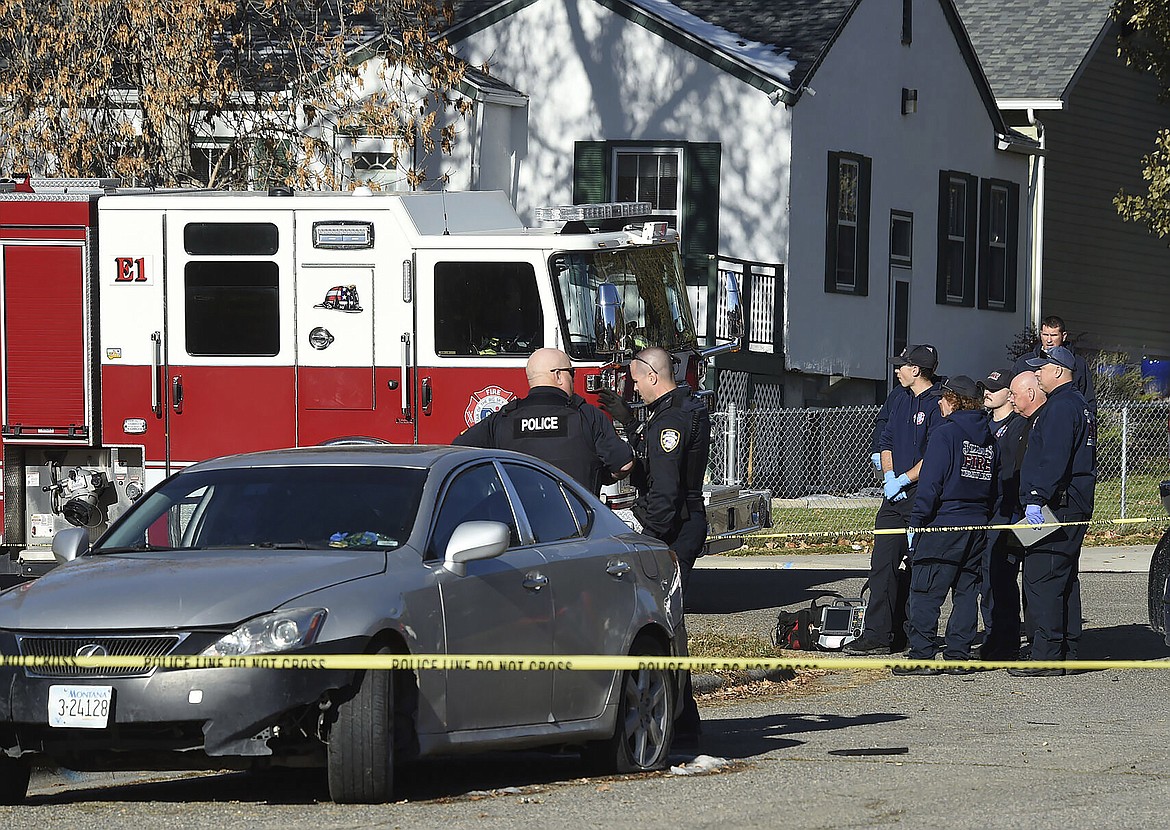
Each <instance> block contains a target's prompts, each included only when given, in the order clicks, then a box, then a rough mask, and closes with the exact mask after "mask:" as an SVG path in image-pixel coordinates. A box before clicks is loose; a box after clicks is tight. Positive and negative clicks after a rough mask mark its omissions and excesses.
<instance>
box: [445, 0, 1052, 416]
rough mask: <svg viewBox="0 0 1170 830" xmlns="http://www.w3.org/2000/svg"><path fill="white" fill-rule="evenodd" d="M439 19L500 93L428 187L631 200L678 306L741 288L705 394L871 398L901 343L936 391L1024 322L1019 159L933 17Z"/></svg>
mask: <svg viewBox="0 0 1170 830" xmlns="http://www.w3.org/2000/svg"><path fill="white" fill-rule="evenodd" d="M456 9H457V11H456V20H455V22H454V24H453V26H452V28H451V29H450V30H449V31H448V33H447V35H448V37H449V38H450V39H451V41H452V44H453V48H454V50H455V51H456V52H457V53H458V54H459V55H460V56H461V57H462V58H464V59H465V60H467V61H468V62H469V63H471V64H473V65H476V66H479V65H486V66H487V67H488V71H489V73H490V76H491V77H493V78H494V79H496V80H497V81H499V82H502V87H503V90H506V91H504V92H500V94H499V96H498V97H499V100H497V101H494V102H493V101H488V100H487V99H488V98H491V97H492V96H493V94H494V93H493V91H491V90H485V91H484V92H483V95H484V101H485V105H484V106H482V107H480V108H479V110H478V113H479V115H478V116H477V118H478V120H477V121H476V126H475V129H476V130H477V131H478V133H477V135H475V136H471V138H473V139H475V140H472V141H465V142H462V144H461V149H460V150H458V151H457V153H456V156H455V157H453V158H452V159H450V161H449V165H450V169H449V171H448V172H449V174H450V186H451V187H453V188H460V187H480V188H482V187H489V186H490V187H493V188H494V187H501V186H502V187H503V189H504V190H505V191H506V192H507V193H508V195H509V197H510V198H511V199H512V200H513V202H514V203H515V205H516V206H517V208H518V210H519V211H520V212H521V214H522V215H525V216H527V217H529V218H531V217H532V216H533V210H534V208H535V207H537V206H539V205H547V204H564V203H571V202H586V201H603V200H610V199H627V198H638V199H642V200H648V201H650V202H651V203H652V204H653V205H654V207H655V211H656V213H658V214H659V215H662V216H664V217H666V218H668V219H669V220H670V221H671V222H672V223H673V224H674V225H675V226H676V227H677V228H678V229H679V231H680V233H681V235H682V239H683V247H684V250H685V254H686V268H687V278H688V282H689V283H690V284H691V285H692V286H694V297H695V300H696V305H697V306H698V308H699V310H700V312H705V311H706V305H707V302H708V299H709V298H714V297H715V296H716V292H715V290H714V285H715V281H716V277H715V275H714V270H715V269H714V268H712V265H713V263H714V262H718V263H719V265H718V267H719V268H720V269H735V270H745V269H746V270H747V271H748V272H753V271H754V272H757V273H759V274H760V276H757V277H752V278H749V279H747V280H746V282H747V285H748V289H749V290H748V292H747V293H748V295H749V297H750V299H751V301H752V318H753V327H754V330H753V332H751V333H750V339H751V340H752V341H753V346H752V350H751V352H750V353H746V354H739V355H731V356H727V357H726V358H721V359H720V363H719V364H718V366H719V369H720V373H719V375H720V377H719V380H718V381H717V383H718V386H719V388H720V390H721V393H726V394H728V395H731V396H733V397H735V398H738V399H739V400H740V401H741V402H742V403H749V402H750V403H754V404H757V405H766V406H776V405H783V406H789V407H791V406H805V405H825V404H838V403H872V402H874V401H875V400H881V399H883V398H884V396H885V391H886V389H887V388H888V387H887V384H888V383H889V366H888V363H887V358H888V356H889V355H890V354H891V353H896V352H897V351H899V350H900V349H901V348H902V346H904V345H905V344H906V343H907V342H910V343H920V342H928V343H932V344H934V345H935V346H936V347H937V348H938V350H939V353H940V355H941V365H940V371H942V372H943V373H946V374H957V373H965V374H969V375H972V376H977V375H979V374H981V373H986V372H987V371H989V370H990V369H991V368H993V367H995V366H996V365H999V364H1001V363H1003V362H1004V349H1005V346H1006V344H1007V343H1008V342H1010V341H1011V339H1012V337H1013V336H1014V334H1015V333H1016V332H1018V331H1019V330H1020V329H1022V328H1023V326H1024V324H1025V322H1026V309H1027V307H1028V299H1027V298H1028V291H1029V288H1030V286H1029V283H1028V279H1027V273H1028V272H1027V268H1026V264H1027V262H1028V257H1029V243H1030V234H1031V229H1030V225H1029V222H1028V221H1027V217H1028V216H1029V210H1028V206H1027V204H1025V200H1026V198H1027V197H1026V194H1027V193H1028V176H1029V158H1030V154H1032V153H1034V152H1036V149H1037V145H1036V143H1035V142H1034V141H1033V140H1032V139H1030V138H1028V137H1026V136H1024V135H1022V134H1020V133H1017V132H1013V131H1011V130H1009V129H1008V128H1007V127H1006V126H1005V124H1004V121H1003V119H1002V117H1001V115H1000V111H999V110H998V109H997V108H996V106H995V101H994V99H993V97H992V93H991V90H990V87H989V85H988V83H987V81H986V79H985V78H984V75H983V72H982V70H981V69H980V66H979V63H978V60H977V59H976V57H975V54H974V52H973V50H972V48H971V44H970V42H969V41H968V39H967V36H966V33H965V31H964V29H963V26H962V24H961V23H960V21H959V17H958V15H957V13H956V11H955V7H954V4H953V2H952V0H821V2H813V1H812V0H793V2H789V3H786V4H778V3H774V2H770V1H769V0H676V2H674V3H670V2H666V0H508V1H507V2H498V0H497V2H491V1H490V0H466V1H465V2H460V3H458V4H457V7H456ZM710 255H716V256H717V257H718V258H719V259H717V260H711V259H710ZM752 263H756V264H757V265H754V266H753V265H752ZM772 275H776V277H775V278H773V277H772ZM707 316H708V318H709V319H711V320H712V321H713V320H714V319H715V317H716V315H707ZM709 333H710V334H712V335H713V334H714V333H715V331H714V322H711V323H710V329H709Z"/></svg>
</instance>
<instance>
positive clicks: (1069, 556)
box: [1023, 508, 1088, 660]
mask: <svg viewBox="0 0 1170 830" xmlns="http://www.w3.org/2000/svg"><path fill="white" fill-rule="evenodd" d="M1056 517H1057V519H1059V520H1060V521H1062V522H1083V521H1085V520H1086V519H1088V516H1085V515H1084V514H1083V513H1079V512H1076V511H1073V510H1069V509H1068V508H1060V509H1058V510H1057V511H1056ZM1086 529H1087V528H1086V527H1085V525H1078V526H1074V527H1058V528H1057V529H1056V531H1055V532H1054V533H1053V534H1052V535H1050V536H1048V537H1047V538H1045V539H1041V540H1040V541H1039V542H1037V543H1036V544H1034V545H1032V546H1031V547H1029V548H1027V550H1026V551H1025V553H1024V580H1023V582H1024V598H1025V599H1026V600H1027V604H1028V618H1029V621H1030V622H1031V624H1032V626H1033V629H1034V630H1033V633H1032V659H1033V660H1075V659H1076V657H1077V650H1078V648H1079V646H1080V642H1081V626H1082V623H1083V619H1082V617H1081V578H1080V558H1081V544H1082V543H1083V542H1084V540H1085V530H1086Z"/></svg>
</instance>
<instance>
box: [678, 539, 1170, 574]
mask: <svg viewBox="0 0 1170 830" xmlns="http://www.w3.org/2000/svg"><path fill="white" fill-rule="evenodd" d="M1153 553H1154V546H1153V545H1118V546H1116V547H1100V548H1084V549H1083V550H1082V551H1081V573H1148V572H1149V570H1150V557H1151V556H1152V555H1153ZM695 567H696V568H728V569H733V570H780V571H783V570H826V571H829V570H831V571H863V572H865V571H868V570H869V554H867V553H827V554H815V553H814V554H799V553H794V552H792V551H781V552H777V553H774V554H765V555H755V556H735V555H730V554H718V555H716V556H704V557H702V558H700V559H699V561H698V562H696V563H695Z"/></svg>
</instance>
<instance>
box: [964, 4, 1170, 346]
mask: <svg viewBox="0 0 1170 830" xmlns="http://www.w3.org/2000/svg"><path fill="white" fill-rule="evenodd" d="M958 6H959V10H960V13H961V14H962V17H963V21H964V23H965V24H966V27H967V31H968V32H969V33H970V36H971V41H972V43H973V44H974V45H975V50H976V51H977V52H978V53H979V58H980V61H981V62H982V63H983V67H984V69H985V71H986V73H987V77H988V80H989V81H990V82H991V86H992V89H993V91H994V93H995V98H996V102H997V104H998V106H999V108H1000V110H1001V111H1002V112H1003V115H1004V118H1005V120H1006V121H1007V122H1008V123H1009V124H1011V125H1013V126H1015V127H1017V128H1018V129H1020V130H1021V131H1027V132H1029V133H1030V134H1032V135H1033V136H1035V137H1037V138H1038V140H1039V141H1040V143H1041V144H1042V145H1043V146H1044V149H1045V153H1044V155H1043V156H1041V157H1039V158H1038V160H1037V163H1036V165H1035V167H1034V169H1033V170H1032V176H1031V182H1030V184H1029V191H1030V194H1031V196H1030V202H1031V207H1032V209H1033V211H1034V213H1035V215H1036V216H1040V217H1043V221H1042V223H1041V224H1039V225H1038V228H1039V233H1037V239H1036V245H1035V250H1034V252H1033V257H1034V258H1033V261H1032V262H1031V263H1030V269H1031V272H1032V279H1033V281H1034V282H1035V284H1036V285H1037V286H1039V288H1040V290H1039V293H1038V298H1037V302H1036V305H1035V307H1033V308H1032V309H1031V310H1030V314H1029V319H1030V320H1036V319H1037V318H1038V317H1039V316H1040V315H1041V314H1057V315H1059V316H1061V317H1063V318H1064V319H1065V321H1066V322H1067V323H1068V326H1069V330H1070V332H1071V333H1072V334H1073V335H1075V336H1077V343H1078V346H1080V347H1082V348H1088V349H1102V350H1106V351H1122V352H1126V353H1128V355H1129V358H1130V360H1131V361H1133V362H1137V361H1138V360H1141V359H1142V358H1143V357H1152V358H1159V359H1165V358H1167V357H1170V325H1167V320H1170V280H1167V275H1168V274H1170V249H1168V248H1167V244H1166V241H1165V240H1159V239H1158V238H1157V237H1155V236H1153V235H1151V234H1150V233H1149V231H1148V230H1147V229H1146V227H1145V226H1144V225H1140V224H1134V223H1129V222H1123V221H1122V220H1121V218H1120V217H1119V216H1118V214H1117V211H1116V209H1115V208H1114V206H1113V197H1114V196H1115V195H1117V192H1118V190H1120V189H1121V188H1123V187H1124V188H1125V189H1126V190H1129V191H1131V192H1134V191H1137V192H1144V186H1143V182H1142V179H1141V158H1142V156H1144V155H1146V154H1147V153H1149V152H1150V151H1151V150H1152V149H1153V146H1154V137H1155V135H1156V133H1157V131H1158V129H1159V128H1164V127H1166V126H1170V109H1168V108H1167V107H1166V105H1164V104H1161V103H1159V102H1158V100H1157V93H1158V88H1157V85H1156V83H1155V82H1154V80H1153V78H1152V76H1150V75H1147V74H1142V73H1138V72H1136V71H1134V70H1132V69H1130V68H1128V67H1126V66H1125V63H1124V61H1123V60H1122V59H1121V58H1119V57H1118V56H1117V46H1118V36H1119V34H1120V29H1121V27H1120V26H1119V25H1118V24H1117V23H1115V22H1113V21H1111V20H1110V17H1109V10H1110V3H1109V2H1107V0H1032V2H1029V3H1002V2H999V0H958Z"/></svg>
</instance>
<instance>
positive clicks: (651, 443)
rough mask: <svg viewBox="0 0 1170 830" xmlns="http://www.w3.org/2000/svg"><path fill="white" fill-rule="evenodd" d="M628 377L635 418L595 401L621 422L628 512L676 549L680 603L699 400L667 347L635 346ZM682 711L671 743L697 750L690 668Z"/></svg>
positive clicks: (698, 491) (701, 433) (608, 397)
mask: <svg viewBox="0 0 1170 830" xmlns="http://www.w3.org/2000/svg"><path fill="white" fill-rule="evenodd" d="M630 379H631V380H632V381H633V382H634V388H635V389H636V390H637V392H638V395H639V396H641V398H642V400H643V401H644V402H645V403H646V409H647V417H646V420H645V421H644V422H643V423H641V424H639V423H638V421H637V419H636V418H635V417H634V415H633V413H632V412H631V411H630V409H629V407H627V406H626V405H625V404H624V403H623V402H622V401H621V399H620V398H618V397H617V395H615V394H612V393H609V394H603V395H599V400H600V401H601V404H602V406H603V407H604V408H605V409H606V410H607V411H608V412H610V413H611V414H612V415H613V416H614V418H616V419H617V420H618V421H620V422H621V423H622V424H623V425H624V426H625V428H626V434H627V435H628V436H631V441H632V442H633V444H634V452H635V455H636V456H637V462H636V466H635V468H634V472H633V475H632V476H631V481H632V482H633V483H634V485H635V486H636V487H637V488H638V499H637V501H636V502H635V503H634V516H635V517H636V518H637V520H638V522H639V523H640V524H641V525H642V532H643V533H645V534H647V535H649V536H653V537H655V538H656V539H661V540H662V541H663V542H666V543H667V544H668V545H670V548H671V550H673V551H674V552H675V555H676V556H678V564H679V570H680V572H681V576H682V589H683V602H684V606H685V602H686V596H687V586H688V584H689V583H690V576H691V570H692V569H693V568H694V565H695V560H696V559H698V558H699V555H700V554H701V553H702V552H703V546H704V545H705V544H706V541H707V513H706V509H705V507H704V505H703V476H704V474H705V473H706V471H707V456H708V454H709V453H710V450H711V420H710V416H709V415H708V414H707V407H706V405H705V404H704V403H703V402H702V401H700V400H699V399H698V398H696V397H695V396H694V395H692V394H691V391H690V389H689V388H687V387H685V386H683V387H680V386H678V385H677V384H676V383H675V380H674V372H673V371H672V361H671V357H670V353H669V352H667V351H666V350H665V349H660V348H656V347H655V348H649V349H643V350H642V351H640V352H638V354H636V355H635V356H634V358H633V359H632V360H631V361H630ZM682 697H683V712H682V714H681V715H679V717H678V719H677V721H676V722H675V748H676V749H678V750H679V751H682V752H687V751H694V752H697V751H698V740H699V732H700V727H699V710H698V707H697V706H696V705H695V699H694V695H693V693H692V690H691V681H690V674H689V673H688V674H687V678H686V683H685V685H684V687H683V690H682Z"/></svg>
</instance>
